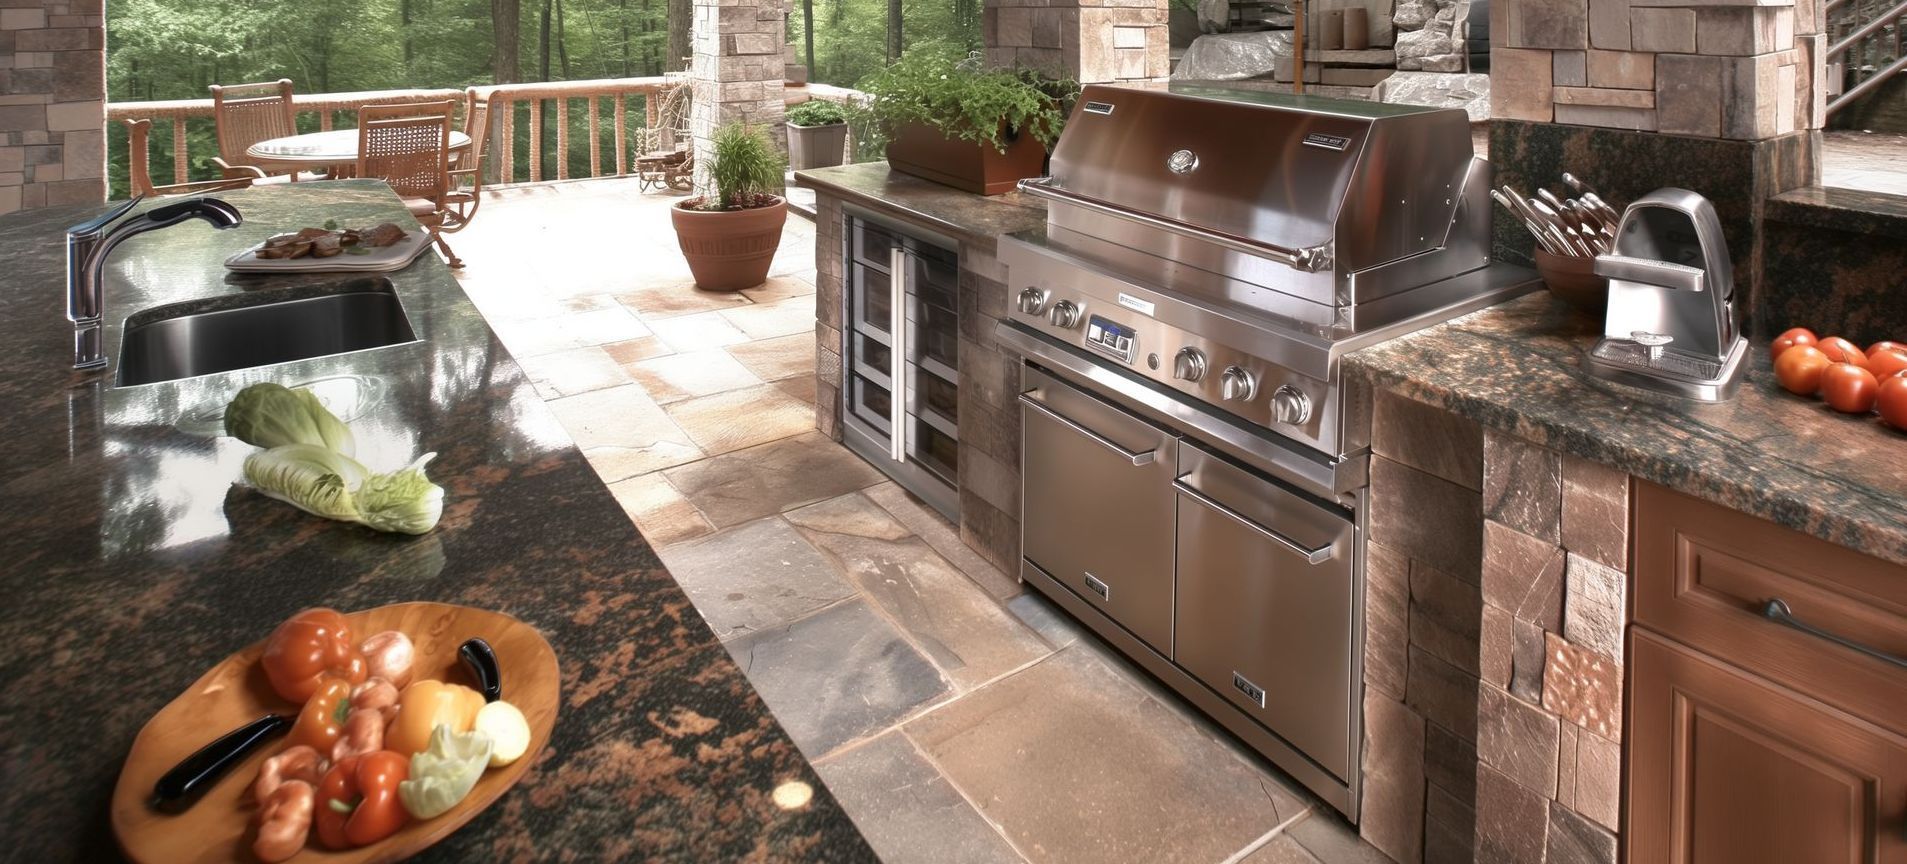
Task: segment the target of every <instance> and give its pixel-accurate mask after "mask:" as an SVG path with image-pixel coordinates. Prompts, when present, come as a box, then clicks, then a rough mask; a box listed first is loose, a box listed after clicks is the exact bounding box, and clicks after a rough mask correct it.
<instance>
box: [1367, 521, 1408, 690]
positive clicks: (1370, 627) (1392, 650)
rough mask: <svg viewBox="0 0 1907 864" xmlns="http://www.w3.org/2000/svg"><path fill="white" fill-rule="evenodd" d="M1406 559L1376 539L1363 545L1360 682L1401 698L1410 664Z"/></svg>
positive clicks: (1402, 554) (1400, 553)
mask: <svg viewBox="0 0 1907 864" xmlns="http://www.w3.org/2000/svg"><path fill="white" fill-rule="evenodd" d="M1409 614H1410V559H1409V558H1407V557H1405V556H1404V553H1402V552H1398V551H1397V550H1395V549H1392V548H1390V547H1388V546H1384V545H1382V544H1379V543H1369V544H1366V546H1365V559H1364V683H1365V684H1367V685H1369V686H1370V687H1372V688H1373V689H1376V690H1379V691H1382V692H1384V693H1386V694H1389V695H1390V696H1391V697H1393V698H1396V699H1402V698H1404V678H1405V673H1406V671H1407V670H1408V669H1409V667H1410V619H1409Z"/></svg>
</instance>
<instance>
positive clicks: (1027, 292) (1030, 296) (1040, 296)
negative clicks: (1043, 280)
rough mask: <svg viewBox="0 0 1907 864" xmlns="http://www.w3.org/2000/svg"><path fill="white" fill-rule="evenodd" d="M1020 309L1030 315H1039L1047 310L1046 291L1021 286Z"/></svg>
mask: <svg viewBox="0 0 1907 864" xmlns="http://www.w3.org/2000/svg"><path fill="white" fill-rule="evenodd" d="M1020 311H1021V312H1024V313H1026V314H1028V315H1038V314H1040V313H1041V312H1044V311H1046V292H1045V291H1041V290H1040V289H1038V288H1032V287H1027V288H1021V289H1020Z"/></svg>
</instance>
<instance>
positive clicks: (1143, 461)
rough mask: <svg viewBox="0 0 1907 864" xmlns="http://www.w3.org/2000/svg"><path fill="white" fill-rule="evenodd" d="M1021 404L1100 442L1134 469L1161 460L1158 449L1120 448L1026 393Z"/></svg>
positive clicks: (1021, 397) (1021, 395)
mask: <svg viewBox="0 0 1907 864" xmlns="http://www.w3.org/2000/svg"><path fill="white" fill-rule="evenodd" d="M1034 392H1035V393H1037V392H1039V391H1037V390H1036V391H1034ZM1020 404H1021V405H1025V406H1026V407H1028V408H1031V409H1033V410H1035V411H1038V412H1040V413H1041V414H1045V415H1046V416H1048V417H1051V418H1053V420H1054V421H1055V422H1057V423H1059V424H1060V425H1061V426H1064V427H1066V428H1068V429H1071V430H1073V431H1074V432H1078V433H1079V434H1081V435H1084V436H1086V437H1087V438H1089V439H1091V440H1093V441H1095V442H1098V444H1099V446H1101V447H1104V448H1106V449H1107V450H1111V451H1112V452H1114V453H1117V454H1119V458H1121V459H1124V460H1126V461H1127V462H1131V463H1132V466H1133V467H1134V468H1137V467H1139V466H1142V465H1150V464H1152V463H1153V462H1155V461H1157V460H1158V458H1159V451H1158V450H1156V449H1154V450H1147V451H1145V452H1144V453H1134V452H1132V451H1131V450H1127V449H1126V448H1124V447H1121V446H1119V443H1118V442H1116V441H1114V440H1112V439H1111V438H1107V437H1106V436H1104V435H1101V434H1099V433H1098V432H1094V431H1093V430H1091V429H1088V428H1086V427H1084V426H1081V425H1079V424H1078V423H1075V422H1073V421H1071V420H1068V419H1066V418H1065V417H1063V416H1061V415H1060V414H1059V412H1057V411H1054V410H1053V409H1051V408H1048V407H1046V406H1045V405H1041V404H1040V403H1039V400H1037V399H1034V398H1032V397H1031V396H1029V395H1027V394H1025V393H1022V394H1020Z"/></svg>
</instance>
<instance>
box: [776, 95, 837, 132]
mask: <svg viewBox="0 0 1907 864" xmlns="http://www.w3.org/2000/svg"><path fill="white" fill-rule="evenodd" d="M846 122H848V112H847V109H845V108H842V107H841V106H840V104H839V103H835V102H829V101H828V100H826V99H809V100H808V101H806V102H803V103H801V104H799V105H796V106H795V107H793V108H790V109H788V125H790V126H832V125H834V124H836V123H846Z"/></svg>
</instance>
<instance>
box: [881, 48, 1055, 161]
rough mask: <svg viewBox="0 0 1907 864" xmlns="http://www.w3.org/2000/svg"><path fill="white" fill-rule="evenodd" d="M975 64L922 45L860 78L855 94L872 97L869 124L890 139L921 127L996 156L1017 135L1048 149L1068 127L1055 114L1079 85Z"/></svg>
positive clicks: (951, 50)
mask: <svg viewBox="0 0 1907 864" xmlns="http://www.w3.org/2000/svg"><path fill="white" fill-rule="evenodd" d="M976 65H977V64H974V63H968V62H967V60H966V54H965V52H963V51H962V50H961V49H960V48H959V47H958V46H955V45H950V44H948V43H945V42H922V43H918V44H916V45H914V46H913V47H910V48H908V49H907V51H906V52H905V53H903V54H902V55H901V57H900V59H899V60H897V61H895V62H894V64H893V65H891V66H888V67H887V68H886V69H883V70H881V71H879V72H876V73H874V74H873V75H870V76H868V77H867V78H865V79H863V80H862V81H861V84H860V89H861V90H863V91H866V92H867V93H868V95H869V96H870V97H872V98H871V99H870V101H869V102H868V105H867V111H868V112H869V113H870V114H871V115H872V117H873V119H874V122H875V123H876V124H877V125H879V126H880V127H881V128H882V129H883V130H885V131H887V132H888V133H890V134H891V133H892V132H893V131H894V130H896V129H898V128H900V127H902V126H905V125H908V124H911V123H920V124H925V125H928V126H932V127H934V128H935V129H938V130H940V131H941V132H942V133H944V134H946V135H948V136H949V137H953V138H960V139H963V140H967V141H973V142H975V143H979V144H988V145H991V146H993V147H994V148H996V149H998V150H999V151H1000V152H1002V153H1004V152H1006V149H1007V145H1009V144H1011V143H1012V141H1013V139H1014V138H1015V137H1016V136H1018V135H1021V134H1031V135H1033V136H1035V137H1037V138H1039V140H1040V142H1041V143H1043V144H1045V145H1047V146H1048V147H1051V146H1052V145H1053V142H1054V141H1055V140H1057V139H1058V138H1059V130H1060V126H1062V125H1064V123H1065V122H1066V115H1065V114H1063V113H1061V112H1062V111H1063V110H1064V108H1065V106H1066V104H1067V102H1069V101H1070V100H1071V98H1072V97H1073V96H1074V95H1076V94H1077V93H1078V91H1079V85H1078V84H1075V83H1074V82H1071V81H1058V82H1055V81H1048V80H1045V79H1042V78H1041V77H1040V76H1039V75H1038V74H1037V73H1034V72H1032V71H1030V70H1025V69H984V70H983V69H977V68H973V67H974V66H976ZM1002 121H1005V122H1004V128H1003V124H1002Z"/></svg>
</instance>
